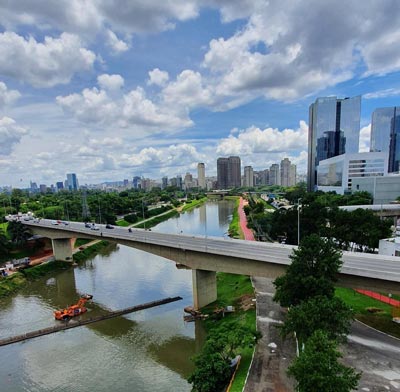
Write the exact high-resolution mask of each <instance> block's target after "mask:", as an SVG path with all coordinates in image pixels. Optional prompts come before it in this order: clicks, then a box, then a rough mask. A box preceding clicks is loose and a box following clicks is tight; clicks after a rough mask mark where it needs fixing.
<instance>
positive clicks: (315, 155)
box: [307, 96, 361, 191]
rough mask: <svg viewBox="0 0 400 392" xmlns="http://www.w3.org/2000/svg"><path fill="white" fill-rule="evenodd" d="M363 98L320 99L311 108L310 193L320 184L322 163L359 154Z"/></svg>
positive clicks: (309, 143)
mask: <svg viewBox="0 0 400 392" xmlns="http://www.w3.org/2000/svg"><path fill="white" fill-rule="evenodd" d="M360 111H361V97H360V96H357V97H354V98H345V99H337V98H336V97H326V98H318V99H317V100H316V101H315V103H313V104H312V105H311V106H310V113H309V114H310V119H309V134H308V179H307V183H308V190H309V191H313V190H314V189H315V186H316V184H317V166H318V164H319V162H320V161H322V160H325V159H328V158H332V157H335V156H338V155H342V154H345V153H358V148H359V138H360Z"/></svg>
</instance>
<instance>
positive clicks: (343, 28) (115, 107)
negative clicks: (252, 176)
mask: <svg viewBox="0 0 400 392" xmlns="http://www.w3.org/2000/svg"><path fill="white" fill-rule="evenodd" d="M398 20H400V3H399V2H398V1H396V0H388V1H385V2H384V3H382V2H380V1H377V0H366V1H363V2H362V6H361V4H360V2H359V1H358V0H347V1H344V0H339V1H337V0H336V1H333V0H326V1H324V2H321V1H318V0H309V1H307V2H305V1H303V2H301V1H294V0H279V1H274V0H272V1H269V2H266V1H265V0H240V1H239V0H219V1H212V0H174V1H172V0H166V1H164V2H162V3H161V2H159V1H157V0H147V1H146V2H143V1H139V0H130V1H126V0H114V1H112V0H96V1H95V0H86V1H82V0H59V1H57V2H54V1H51V0H37V1H35V2H31V1H29V0H16V1H13V2H3V3H0V53H1V56H0V186H1V185H11V186H14V187H18V186H20V187H24V186H27V185H28V184H29V181H30V180H33V181H36V182H37V183H45V184H47V185H50V184H52V183H53V184H54V183H55V182H56V181H61V180H63V179H64V178H65V176H66V173H67V172H75V173H77V175H78V178H79V180H80V183H81V184H84V183H99V182H102V181H107V180H121V179H124V178H132V177H133V176H136V175H140V176H142V175H143V176H145V177H150V178H154V179H160V178H161V177H162V176H165V175H166V176H169V177H173V176H176V175H178V174H180V175H184V174H185V173H186V172H188V171H189V172H191V173H193V174H196V167H197V163H198V162H205V164H206V175H207V176H212V175H215V174H216V159H217V157H218V156H229V155H239V156H240V157H241V159H242V166H243V167H244V166H245V165H252V166H253V167H254V169H255V170H262V169H265V168H269V166H270V165H271V164H272V163H278V162H279V161H280V160H281V159H283V158H284V157H289V158H290V159H291V160H292V162H294V163H295V164H297V166H298V172H299V173H305V171H306V160H307V130H308V107H309V105H310V103H312V102H314V100H315V99H316V97H319V96H329V95H336V96H338V97H346V96H355V95H362V96H363V99H362V113H361V130H360V150H361V151H367V150H368V147H369V134H370V119H371V113H372V111H373V110H374V109H375V108H377V107H384V106H394V105H396V106H398V105H399V95H400V80H399V71H400V51H399V50H398V48H399V44H398V42H400V29H398Z"/></svg>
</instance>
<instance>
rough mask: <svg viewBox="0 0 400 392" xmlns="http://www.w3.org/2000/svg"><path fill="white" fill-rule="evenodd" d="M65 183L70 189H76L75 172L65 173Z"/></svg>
mask: <svg viewBox="0 0 400 392" xmlns="http://www.w3.org/2000/svg"><path fill="white" fill-rule="evenodd" d="M67 184H68V189H69V190H70V191H77V190H78V189H79V184H78V178H77V177H76V174H75V173H67Z"/></svg>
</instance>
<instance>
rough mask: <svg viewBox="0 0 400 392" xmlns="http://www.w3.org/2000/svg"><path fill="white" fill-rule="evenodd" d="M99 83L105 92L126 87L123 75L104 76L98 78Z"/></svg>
mask: <svg viewBox="0 0 400 392" xmlns="http://www.w3.org/2000/svg"><path fill="white" fill-rule="evenodd" d="M97 83H98V84H99V86H100V87H101V88H103V89H105V90H111V91H112V90H120V89H121V88H122V87H123V86H124V83H125V81H124V78H123V77H122V76H121V75H108V74H103V75H99V76H98V77H97Z"/></svg>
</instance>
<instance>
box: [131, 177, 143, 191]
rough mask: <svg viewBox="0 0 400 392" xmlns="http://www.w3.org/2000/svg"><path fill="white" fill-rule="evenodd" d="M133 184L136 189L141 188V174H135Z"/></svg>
mask: <svg viewBox="0 0 400 392" xmlns="http://www.w3.org/2000/svg"><path fill="white" fill-rule="evenodd" d="M132 186H133V187H134V188H135V189H140V188H141V181H140V177H139V176H135V177H133V179H132Z"/></svg>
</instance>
